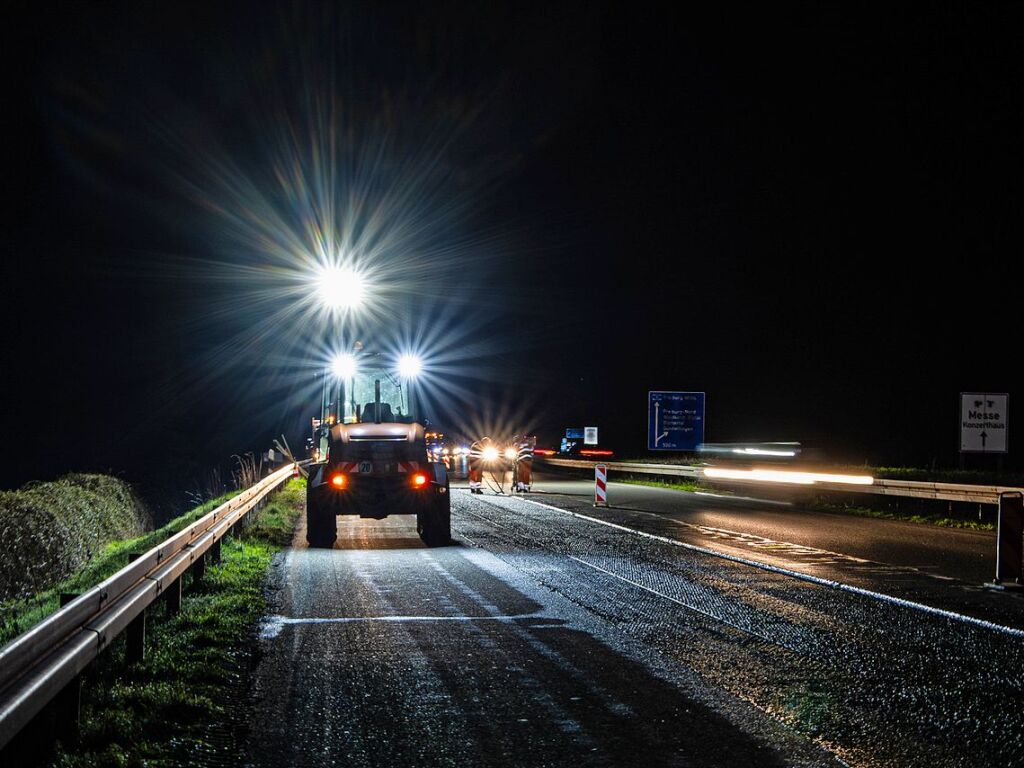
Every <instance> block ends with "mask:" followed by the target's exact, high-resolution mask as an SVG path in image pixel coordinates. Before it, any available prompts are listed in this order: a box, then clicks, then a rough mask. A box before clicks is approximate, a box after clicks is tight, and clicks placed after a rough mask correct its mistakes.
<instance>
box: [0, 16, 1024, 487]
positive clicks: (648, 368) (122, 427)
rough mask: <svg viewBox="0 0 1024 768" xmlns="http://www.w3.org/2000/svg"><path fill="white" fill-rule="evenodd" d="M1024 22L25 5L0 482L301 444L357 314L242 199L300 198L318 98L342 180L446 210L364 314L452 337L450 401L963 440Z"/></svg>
mask: <svg viewBox="0 0 1024 768" xmlns="http://www.w3.org/2000/svg"><path fill="white" fill-rule="evenodd" d="M768 6H770V7H768ZM282 8H283V10H282ZM19 14H21V15H19ZM1021 14H1022V10H1021V8H1020V7H1019V6H1018V5H1016V4H1012V3H1005V4H998V3H996V4H985V5H984V6H982V5H981V4H976V3H957V2H951V3H943V4H938V5H934V6H932V7H918V8H916V9H904V10H900V9H894V8H892V7H890V5H889V4H885V5H882V4H880V5H878V6H874V7H866V6H862V5H860V4H858V5H857V7H850V6H849V4H840V3H837V4H831V5H829V4H819V3H807V4H790V5H786V6H785V7H782V6H780V5H779V4H752V5H749V6H730V7H722V8H719V9H717V10H715V11H707V10H705V11H699V12H697V11H694V10H686V11H685V12H680V11H679V9H676V11H675V12H673V13H669V12H668V11H666V10H662V9H659V8H658V7H654V6H651V7H639V8H638V7H636V6H635V4H629V5H622V6H620V5H616V4H595V3H586V4H580V5H576V6H561V7H560V8H558V9H552V8H550V7H548V6H547V5H535V6H526V5H522V4H518V3H517V4H511V5H509V6H504V7H500V6H494V7H491V6H490V4H486V5H485V6H477V5H471V4H467V5H460V4H441V5H434V4H431V5H430V6H429V7H423V8H418V9H410V8H405V7H403V6H399V5H385V6H381V5H380V4H377V3H372V4H354V5H350V6H344V7H342V6H335V5H333V4H332V5H327V6H317V5H295V6H291V7H287V6H280V5H279V4H266V5H265V6H262V7H261V6H260V5H253V4H251V3H244V4H230V3H227V4H203V5H197V6H194V7H191V6H187V5H183V4H166V5H165V6H164V7H163V8H158V7H154V6H151V5H148V4H147V5H146V6H145V7H143V6H139V5H138V4H132V3H126V4H122V5H120V6H117V5H115V6H110V7H105V8H95V7H92V6H83V7H71V8H65V7H63V6H62V5H60V4H52V5H50V4H45V3H44V4H35V5H33V6H32V9H31V10H22V11H18V12H15V13H14V14H13V15H10V16H9V18H8V22H7V23H6V24H5V29H4V32H3V33H2V34H3V40H2V43H0V58H2V70H0V71H2V75H0V77H2V78H3V80H2V82H3V93H4V108H3V109H2V110H0V130H2V132H3V137H4V144H3V146H4V149H5V150H6V151H5V162H4V184H3V187H2V189H3V192H2V194H3V208H2V214H0V215H2V217H3V227H2V230H0V260H2V264H3V267H2V268H3V275H2V289H0V290H2V292H3V293H2V303H0V307H2V308H0V312H2V320H3V327H4V343H3V354H2V372H3V373H2V375H3V379H4V385H5V390H6V396H5V399H4V409H3V421H2V425H3V430H4V434H5V438H6V439H5V440H4V443H3V445H4V447H3V461H2V464H0V487H10V486H14V485H17V484H19V483H21V482H24V481H27V480H30V479H35V478H41V479H42V478H48V477H52V476H54V475H56V474H59V473H61V472H63V471H67V470H71V469H106V470H112V471H115V472H119V473H122V474H124V475H126V476H128V477H130V478H133V479H138V480H140V481H143V482H149V483H151V484H153V483H154V481H153V478H154V477H160V476H163V475H170V474H187V475H189V476H193V475H194V476H201V475H202V474H203V473H205V472H206V471H207V469H208V468H209V467H211V466H213V465H215V464H217V463H218V462H221V461H223V460H224V459H225V458H226V457H228V456H230V455H231V454H232V453H235V452H239V451H243V450H251V449H259V448H263V447H265V446H266V444H267V442H268V440H269V438H270V437H271V436H272V435H275V434H278V433H280V432H287V433H288V435H289V437H290V438H291V439H293V441H295V442H299V441H301V438H302V436H303V432H302V425H304V424H305V423H308V418H309V417H310V416H311V415H313V413H314V412H315V410H316V408H317V403H316V399H315V396H313V397H311V396H310V392H311V391H312V390H311V388H310V383H309V382H310V381H311V380H312V378H311V377H312V373H311V371H312V370H313V369H314V368H315V367H316V366H317V365H319V364H320V362H319V358H318V355H321V356H322V349H323V348H324V346H325V344H328V345H329V342H324V339H325V338H326V337H329V336H330V335H331V334H332V333H333V331H332V329H331V326H329V325H324V324H322V323H318V322H316V321H310V320H309V319H308V318H307V319H302V318H298V317H296V316H294V315H288V314H287V312H288V309H287V307H288V304H289V302H294V301H295V297H294V295H293V294H287V292H286V291H283V290H278V288H277V287H276V286H275V280H277V279H278V277H279V274H280V272H279V270H278V271H275V269H277V268H280V267H281V264H282V262H281V261H280V258H281V257H280V254H278V255H277V256H276V257H273V256H272V255H268V253H267V252H265V250H264V248H263V246H262V245H261V244H259V243H254V241H253V239H252V238H249V237H240V234H239V232H240V230H244V229H245V227H249V228H251V227H253V226H254V225H253V224H252V221H253V219H252V218H250V219H247V220H246V222H247V223H246V224H245V227H240V226H239V225H238V220H239V214H240V213H241V212H243V211H244V212H245V215H243V216H241V218H243V219H245V217H246V216H250V217H255V219H260V220H263V221H266V216H264V214H265V212H266V210H270V209H272V210H274V211H277V212H278V213H279V214H281V215H283V216H285V217H286V218H287V217H289V216H290V217H292V219H293V221H292V223H295V222H296V221H302V220H303V217H304V216H305V215H307V214H308V211H307V210H305V209H303V208H302V207H301V206H300V205H298V204H297V203H295V201H294V200H292V199H291V198H289V196H288V195H287V194H285V192H284V191H283V189H282V187H281V184H280V178H279V176H278V175H277V174H276V170H278V169H279V166H280V163H279V162H278V161H280V159H281V148H282V146H288V142H289V141H293V142H294V145H295V146H297V147H300V148H301V147H306V148H307V149H308V147H309V145H310V144H312V143H314V142H316V141H320V142H323V141H324V140H325V138H326V137H325V135H324V133H325V131H327V129H326V128H325V127H324V126H325V123H324V122H323V121H322V120H321V121H318V115H321V116H322V114H321V113H320V112H318V109H319V108H320V107H322V105H323V104H324V103H330V104H334V105H335V106H337V105H340V106H337V113H338V115H340V117H339V119H338V121H337V124H336V125H335V126H334V128H333V129H332V130H334V131H335V132H336V133H337V135H336V136H335V137H334V138H335V139H336V141H337V142H338V144H339V146H341V147H342V150H341V153H340V155H339V158H338V160H337V165H338V166H339V168H349V169H350V168H351V167H354V166H352V158H360V157H362V158H365V157H367V156H373V158H374V164H373V165H372V166H371V167H372V168H373V169H374V172H373V173H372V174H369V175H370V176H371V177H372V178H370V179H369V180H368V179H367V178H365V177H362V178H360V179H358V180H357V181H358V182H359V183H361V184H363V185H365V186H366V187H367V188H368V189H369V190H370V194H369V196H370V197H373V195H374V194H378V193H379V194H388V193H389V191H390V192H393V191H394V190H396V189H398V190H402V189H403V187H409V188H411V185H410V183H409V178H410V176H412V177H413V178H415V179H417V180H418V181H419V182H421V183H422V187H423V190H422V194H417V195H415V196H413V195H409V196H408V200H406V201H405V203H404V204H406V205H407V206H408V207H409V208H415V210H416V211H417V213H416V216H419V217H420V218H419V219H417V221H426V222H427V224H426V225H425V226H424V227H420V228H416V227H406V228H405V229H400V228H399V227H398V226H397V224H396V223H395V220H392V219H391V218H389V217H384V218H385V219H387V221H385V222H383V223H382V224H381V226H382V227H384V228H385V229H387V227H391V228H392V230H393V231H394V232H397V234H395V235H394V236H395V238H396V239H395V242H394V243H392V245H393V246H394V247H392V248H391V249H390V250H389V251H388V252H387V253H386V254H385V256H384V258H385V259H386V261H387V269H388V271H387V275H388V277H387V279H386V280H383V279H382V282H384V283H388V285H385V286H384V287H383V288H382V290H383V291H384V293H386V294H388V296H387V299H388V301H390V302H391V303H390V304H388V306H389V307H390V308H391V309H389V310H388V312H386V313H382V314H381V315H380V316H378V317H376V318H374V324H373V326H372V327H374V328H377V329H378V330H376V331H372V333H381V334H387V333H389V332H390V331H391V330H393V329H391V328H389V322H393V324H395V325H396V326H401V327H402V328H403V329H406V330H408V329H412V333H413V334H414V335H417V337H420V336H427V337H430V338H431V339H432V340H433V341H432V343H433V344H435V346H438V347H444V349H445V353H444V355H445V359H446V360H447V361H448V362H447V363H446V364H445V366H444V371H443V375H441V376H438V377H436V381H435V385H436V386H435V394H434V402H435V404H436V411H437V413H436V416H437V417H438V418H439V419H440V421H441V423H442V424H445V423H448V424H451V425H457V424H458V425H461V424H466V423H469V422H473V421H474V420H476V421H481V422H487V420H488V418H490V417H491V416H494V415H495V414H499V415H504V417H505V419H504V421H505V423H507V424H508V425H509V426H510V427H515V428H519V427H523V426H530V427H533V428H535V429H537V430H539V432H540V434H541V436H542V439H544V440H545V441H554V439H555V437H556V435H557V433H558V431H559V430H560V429H562V428H564V427H565V426H569V425H582V424H583V423H587V424H597V425H600V426H601V427H603V428H604V430H605V432H604V437H605V441H606V442H607V443H608V444H609V445H611V447H614V448H616V449H617V450H619V451H620V453H624V454H625V453H632V454H635V453H637V452H639V451H640V449H641V448H642V446H643V441H644V429H645V412H646V399H645V398H646V394H645V393H646V391H647V390H648V389H699V390H704V391H706V392H707V393H708V394H707V397H708V424H707V426H708V433H707V438H708V439H709V440H714V441H727V440H745V439H758V440H801V441H803V442H804V443H805V445H806V446H807V447H808V448H809V449H812V450H814V451H815V452H817V453H820V454H821V455H822V456H825V457H829V458H833V459H837V460H847V461H858V462H859V461H864V460H871V461H875V462H893V463H896V462H903V463H917V464H927V463H931V462H932V461H937V462H938V463H939V464H950V463H952V462H955V460H956V454H955V449H956V424H957V421H956V419H957V416H956V405H957V402H956V396H957V393H958V392H959V391H961V390H974V389H980V390H990V391H1009V392H1010V393H1011V394H1014V393H1015V392H1016V390H1017V387H1016V386H1015V385H1016V384H1017V382H1018V380H1019V374H1012V373H1011V370H1012V369H1014V368H1015V367H1019V366H1016V365H1015V358H1016V357H1017V356H1018V354H1019V344H1018V339H1019V333H1018V321H1017V315H1018V310H1017V307H1016V296H1015V289H1014V286H1015V282H1014V279H1013V278H1014V277H1015V274H1014V272H1015V270H1014V267H1015V266H1016V263H1017V261H1018V259H1019V253H1020V245H1021V234H1020V230H1019V228H1020V215H1021V207H1022V206H1021V204H1022V201H1024V194H1022V190H1021V178H1022V174H1021V171H1022V168H1021V158H1020V152H1019V149H1018V147H1019V142H1020V136H1021V135H1022V131H1021V120H1020V112H1021V110H1022V105H1024V100H1022V99H1021V93H1020V89H1021V83H1022V82H1024V79H1022V75H1024V72H1022V66H1021V57H1020V55H1019V34H1020V29H1022V21H1024V20H1022V19H1021ZM289 136H290V137H291V138H290V139H289V138H288V137H289ZM382 136H386V137H387V140H386V141H385V140H383V139H382V138H381V137H382ZM328 165H330V163H328ZM341 175H342V176H343V177H344V178H345V179H346V180H348V181H352V180H353V176H352V174H350V173H347V172H345V173H342V174H341ZM238 178H244V180H245V184H244V185H241V186H242V187H243V188H244V189H245V190H248V195H249V196H248V197H247V196H246V195H243V194H242V193H240V192H239V189H240V186H239V185H238V184H237V183H234V181H232V180H237V179H238ZM417 189H419V188H418V187H417ZM226 190H234V192H235V194H227V192H226ZM256 193H258V194H259V195H260V196H261V200H262V204H263V205H266V206H269V208H268V209H266V210H265V209H263V208H260V207H259V206H256V205H250V203H252V199H253V197H252V196H253V195H254V194H256ZM268 201H269V202H268ZM339 205H342V204H341V203H339ZM390 210H391V211H392V213H394V212H395V210H396V209H394V208H393V209H390ZM285 211H287V213H284V212H285ZM410 215H411V214H410ZM404 216H405V211H401V212H399V213H398V214H396V217H397V219H402V218H403V217H404ZM245 231H248V230H245ZM403 238H406V239H404V240H403ZM403 249H405V250H403ZM410 254H411V255H410ZM275 258H276V259H277V260H276V261H275ZM253 274H257V275H258V277H256V278H253V277H252V275H253ZM277 312H281V313H284V316H283V319H282V320H281V321H280V322H275V323H271V324H270V325H267V321H268V318H271V319H273V318H276V317H277V315H276V314H275V313H277ZM426 352H428V353H429V352H430V349H428V350H426ZM449 384H450V386H449ZM467 398H468V400H467ZM482 414H488V416H487V417H484V416H483V415H482ZM1013 444H1014V443H1013V442H1012V441H1011V448H1012V446H1013ZM1010 460H1011V462H1012V463H1019V462H1014V459H1013V453H1011V456H1010Z"/></svg>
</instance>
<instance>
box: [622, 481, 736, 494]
mask: <svg viewBox="0 0 1024 768" xmlns="http://www.w3.org/2000/svg"><path fill="white" fill-rule="evenodd" d="M613 482H616V483H626V484H627V485H646V486H647V487H648V488H668V489H669V490H672V491H686V492H688V493H696V492H697V491H704V490H707V489H706V488H704V487H702V486H701V484H700V483H688V482H685V481H681V480H638V479H636V478H634V477H622V478H620V477H616V478H613ZM715 493H721V494H722V495H723V496H724V495H727V494H728V492H727V491H715Z"/></svg>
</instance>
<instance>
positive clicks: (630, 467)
mask: <svg viewBox="0 0 1024 768" xmlns="http://www.w3.org/2000/svg"><path fill="white" fill-rule="evenodd" d="M537 461H541V462H544V463H545V464H548V465H551V466H553V467H569V468H574V469H591V468H592V467H594V466H596V464H595V462H593V461H581V460H578V459H552V458H549V457H547V456H537ZM603 466H606V467H607V468H608V469H609V470H615V471H616V472H625V473H627V474H631V475H659V476H662V477H686V478H692V479H694V480H703V481H705V482H712V483H716V484H723V485H789V486H791V487H793V488H799V487H808V486H810V487H813V488H815V489H816V490H821V491H829V492H832V491H838V492H844V493H873V494H878V495H882V496H905V497H911V498H917V499H935V500H938V501H966V502H971V503H974V504H998V503H999V497H1000V495H1001V494H1004V493H1020V492H1024V488H1013V487H1010V486H1001V485H961V484H959V483H932V482H927V481H918V480H886V479H879V478H872V479H871V482H870V483H869V484H866V483H862V482H853V483H850V482H836V481H829V480H827V479H813V480H812V481H810V482H798V481H796V480H793V481H790V482H787V481H786V480H785V479H780V478H779V477H775V478H773V479H771V480H767V479H764V478H762V477H757V476H754V475H750V476H746V477H744V476H741V473H738V472H737V473H736V475H737V476H734V477H714V476H712V475H711V474H710V473H708V472H706V470H714V469H720V468H713V467H693V466H685V465H679V464H646V463H643V462H633V461H609V462H605V463H604V464H603ZM776 474H777V475H782V474H784V473H776ZM790 474H795V473H790ZM812 474H813V473H812ZM830 476H831V477H837V476H835V475H824V474H820V475H817V477H818V478H827V477H830ZM858 479H859V478H858Z"/></svg>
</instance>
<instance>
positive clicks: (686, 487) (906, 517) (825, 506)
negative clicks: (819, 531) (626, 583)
mask: <svg viewBox="0 0 1024 768" xmlns="http://www.w3.org/2000/svg"><path fill="white" fill-rule="evenodd" d="M613 482H616V483H626V484H628V485H645V486H648V487H650V488H668V489H670V490H673V491H685V492H687V493H695V492H697V491H709V492H710V491H711V489H710V488H708V487H707V486H704V485H701V484H700V483H688V482H673V481H662V480H638V479H636V478H618V477H616V478H614V480H613ZM714 493H715V494H716V495H720V496H731V495H732V494H731V493H730V492H729V491H726V490H722V489H717V488H716V489H714ZM804 506H806V508H808V509H811V510H814V511H816V512H830V513H834V514H841V515H854V516H857V517H872V518H875V519H878V520H899V521H901V522H905V523H919V524H922V525H938V526H940V527H943V528H962V529H966V530H972V531H994V530H995V529H996V526H995V525H994V524H993V523H990V522H987V521H982V520H970V519H967V518H964V517H949V516H948V515H942V514H933V515H929V514H902V513H899V512H893V511H892V510H885V509H872V508H870V507H865V506H859V505H847V504H840V503H835V502H829V501H823V500H821V499H819V500H816V501H813V502H810V503H808V504H805V505H804Z"/></svg>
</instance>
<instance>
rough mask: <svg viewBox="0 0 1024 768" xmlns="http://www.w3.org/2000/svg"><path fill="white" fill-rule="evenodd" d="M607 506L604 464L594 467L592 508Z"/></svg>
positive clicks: (606, 468)
mask: <svg viewBox="0 0 1024 768" xmlns="http://www.w3.org/2000/svg"><path fill="white" fill-rule="evenodd" d="M602 504H603V505H604V506H606V507H607V506H608V467H607V466H606V465H605V464H595V465H594V506H595V507H599V506H601V505H602Z"/></svg>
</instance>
